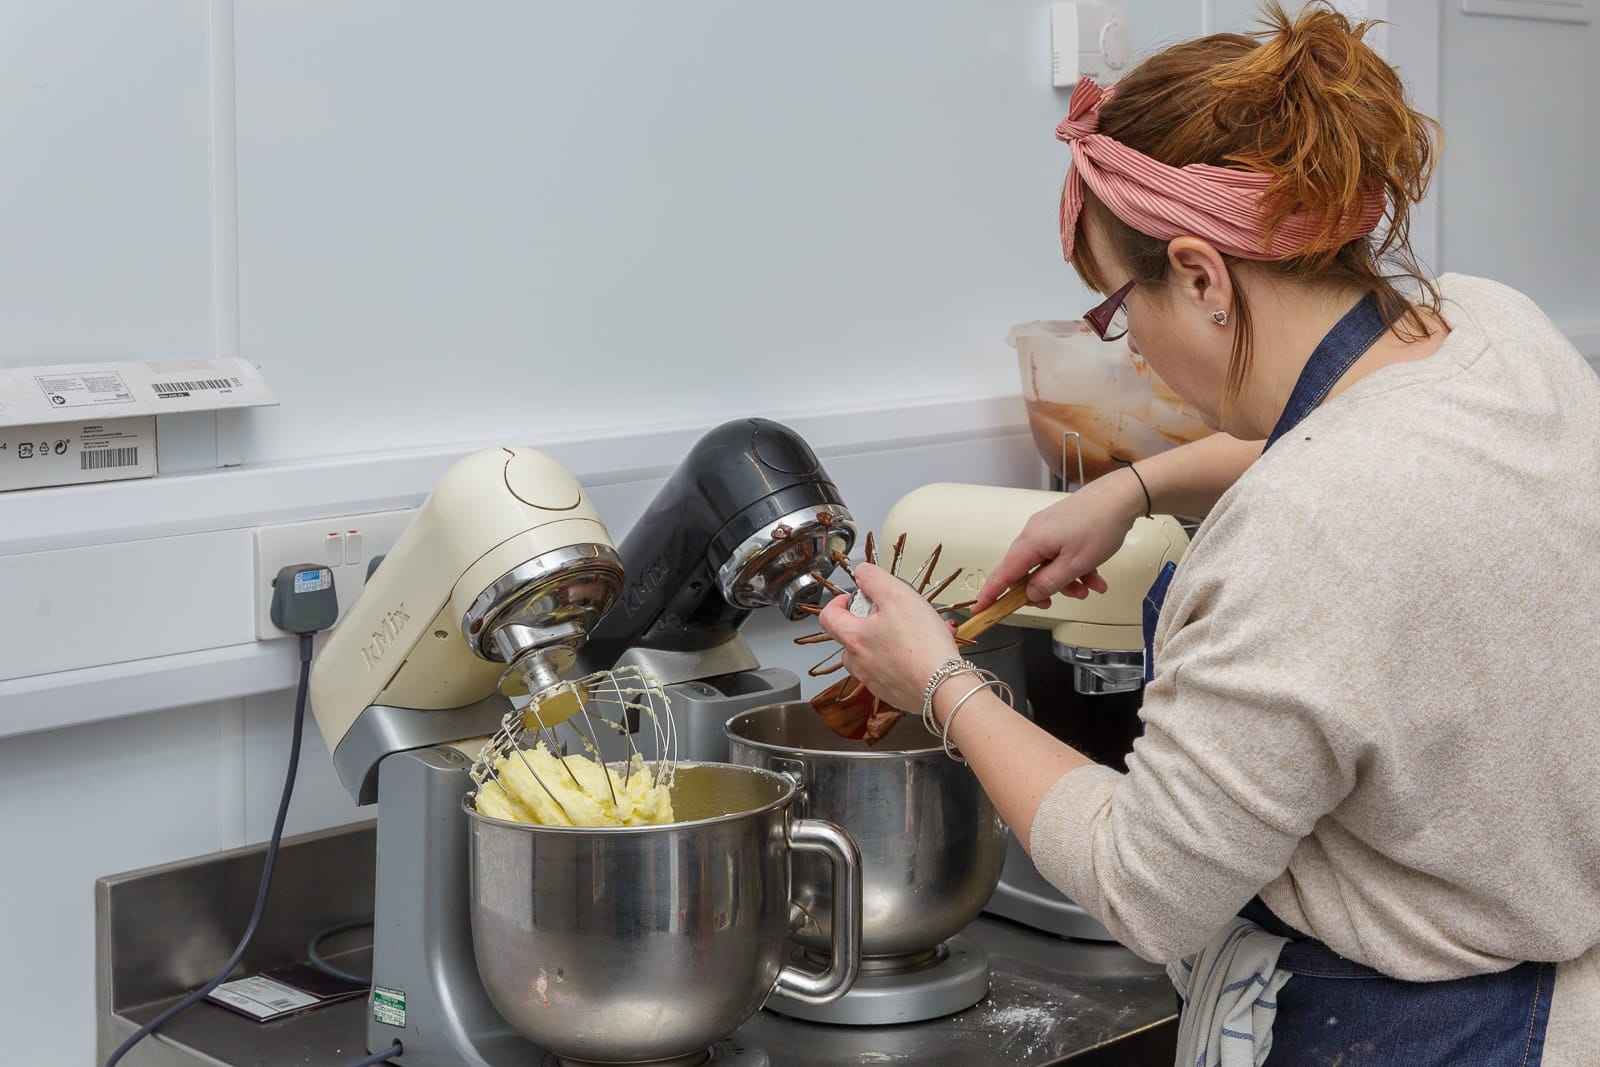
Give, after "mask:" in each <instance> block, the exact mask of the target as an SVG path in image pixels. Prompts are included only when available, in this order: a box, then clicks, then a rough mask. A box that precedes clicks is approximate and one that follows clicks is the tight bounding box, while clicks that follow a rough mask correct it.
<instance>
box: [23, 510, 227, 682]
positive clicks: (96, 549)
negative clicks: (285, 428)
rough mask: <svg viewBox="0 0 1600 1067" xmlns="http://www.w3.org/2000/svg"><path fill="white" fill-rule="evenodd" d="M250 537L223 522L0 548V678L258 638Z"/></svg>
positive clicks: (172, 652) (205, 647)
mask: <svg viewBox="0 0 1600 1067" xmlns="http://www.w3.org/2000/svg"><path fill="white" fill-rule="evenodd" d="M251 544H252V541H251V535H250V533H249V532H248V531H245V530H229V531H222V532H217V533H205V534H192V535H189V536H186V537H175V538H163V539H157V540H148V541H132V542H128V543H126V544H119V545H91V546H86V547H83V548H67V549H60V550H58V551H55V552H29V553H24V554H22V555H15V556H0V605H3V610H0V680H5V679H10V678H25V677H29V676H31V675H36V674H49V673H53V672H56V671H70V670H74V669H77V668H86V667H94V666H97V665H99V664H106V663H124V662H127V661H129V660H139V659H148V658H152V657H156V656H170V655H173V654H175V653H180V652H191V651H198V650H202V649H211V648H218V647H222V646H225V645H235V644H242V643H245V642H248V641H252V640H254V639H255V622H254V618H255V616H254V604H255V589H254V584H253V577H254V575H253V573H252V569H251V568H249V567H247V566H242V565H241V563H242V562H247V561H249V559H250V558H251V556H250V553H251V551H252V549H251ZM105 696H106V699H107V700H108V701H115V700H116V698H117V697H116V693H115V691H108V692H107V693H106V695H105Z"/></svg>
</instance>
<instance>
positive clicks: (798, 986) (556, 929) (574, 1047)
mask: <svg viewBox="0 0 1600 1067" xmlns="http://www.w3.org/2000/svg"><path fill="white" fill-rule="evenodd" d="M796 796H797V791H796V788H795V786H794V784H793V783H792V782H791V781H789V780H788V779H787V778H785V777H784V776H782V775H780V774H775V773H772V772H770V771H764V770H759V769H754V768H749V767H735V766H731V765H728V764H718V763H681V764H679V765H678V771H677V781H676V784H675V785H674V786H673V789H672V807H673V812H674V814H675V815H676V817H677V819H678V821H677V822H674V823H671V824H669V825H666V826H649V827H605V828H599V829H583V828H574V827H553V826H530V825H527V824H523V823H512V822H504V821H501V820H499V819H492V818H489V817H487V816H484V815H480V814H478V812H477V811H476V810H475V809H474V807H473V803H472V800H473V798H472V796H471V795H468V796H467V797H466V799H465V800H464V801H463V805H464V807H465V808H466V810H467V814H468V817H469V819H470V821H471V836H470V842H471V846H470V851H471V877H472V888H471V901H472V904H471V907H472V914H471V919H472V944H473V948H474V950H475V952H476V953H477V963H478V975H479V977H480V978H481V979H482V980H483V986H484V990H485V992H487V993H488V995H489V999H490V1001H492V1002H493V1004H494V1006H495V1008H496V1009H498V1010H499V1012H500V1014H501V1015H503V1016H505V1019H506V1021H507V1022H508V1023H510V1024H511V1025H512V1026H513V1027H515V1028H516V1030H517V1031H518V1032H519V1033H521V1034H522V1035H523V1036H524V1037H526V1038H528V1040H530V1041H532V1042H533V1043H534V1044H536V1045H538V1046H539V1047H541V1048H543V1049H545V1050H547V1051H549V1052H553V1053H555V1054H556V1055H558V1056H560V1057H563V1058H565V1059H568V1060H572V1061H577V1062H588V1063H630V1062H637V1061H648V1060H653V1059H665V1058H670V1057H675V1056H688V1055H691V1054H693V1053H695V1052H697V1051H700V1050H703V1049H705V1048H706V1047H707V1046H709V1045H711V1044H712V1043H713V1042H714V1041H716V1040H717V1039H718V1038H721V1037H724V1036H726V1035H727V1034H729V1033H731V1032H732V1031H733V1030H735V1029H737V1028H738V1026H739V1025H740V1024H741V1023H743V1022H744V1021H745V1020H746V1019H748V1018H749V1017H750V1016H751V1015H754V1014H755V1012H756V1011H757V1010H758V1009H759V1008H760V1007H761V1005H762V1003H763V1002H764V1001H765V1000H766V999H767V996H768V994H770V993H771V992H772V991H773V989H774V988H778V989H781V990H783V992H784V994H785V995H786V996H788V997H790V998H797V999H800V1000H802V1001H804V1002H806V1003H814V1004H826V1003H828V1002H830V1001H832V1000H836V999H837V998H838V997H840V996H842V995H843V994H844V993H845V992H846V991H847V990H848V989H849V988H850V986H851V984H852V983H853V982H854V981H855V977H856V973H857V969H858V967H859V965H860V958H861V956H860V936H861V915H860V896H861V866H860V859H859V853H858V852H857V850H856V847H855V845H854V844H852V843H851V841H850V838H849V837H848V836H847V835H846V834H845V833H844V832H843V831H842V830H840V829H839V828H838V827H837V826H833V825H831V824H829V823H826V822H822V821H819V820H815V819H802V818H798V817H796V812H795V811H794V810H793V809H794V801H795V798H796ZM791 852H793V853H796V854H797V855H798V854H806V855H808V856H809V855H812V854H815V855H816V858H817V861H818V864H819V866H821V867H828V868H831V872H832V874H831V879H830V882H831V892H832V893H834V894H836V895H837V897H836V899H837V900H838V901H839V914H840V915H842V916H843V917H844V921H843V922H842V923H840V924H838V925H837V926H836V927H835V928H834V930H835V932H834V935H833V939H832V942H831V952H832V954H833V958H832V960H831V961H830V966H829V968H828V969H827V970H826V971H825V972H823V973H821V974H811V973H807V972H804V971H800V970H797V969H795V968H793V967H788V966H783V958H784V954H785V951H786V945H787V939H788V936H789V932H790V930H791V928H792V926H793V925H794V924H793V922H792V921H791V914H797V913H793V912H792V905H791V901H790V885H789V860H790V854H791Z"/></svg>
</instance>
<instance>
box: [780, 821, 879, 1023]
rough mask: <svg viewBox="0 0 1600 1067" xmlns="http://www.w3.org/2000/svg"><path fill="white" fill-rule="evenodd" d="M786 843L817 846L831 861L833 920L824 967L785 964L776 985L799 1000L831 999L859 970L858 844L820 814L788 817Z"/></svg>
mask: <svg viewBox="0 0 1600 1067" xmlns="http://www.w3.org/2000/svg"><path fill="white" fill-rule="evenodd" d="M787 832H788V837H789V847H790V848H792V849H795V850H797V851H800V852H821V853H823V854H825V855H826V856H827V857H828V859H829V861H830V862H831V863H832V865H833V923H832V931H831V934H832V938H831V942H830V945H829V953H828V955H829V962H828V969H827V970H826V971H823V972H822V973H821V974H812V973H811V972H809V971H802V970H800V969H799V968H798V967H794V966H790V965H785V966H784V968H783V970H781V971H779V972H778V985H777V989H778V991H779V992H781V993H782V994H783V995H784V996H786V997H788V998H789V999H790V1000H795V1001H799V1002H800V1003H801V1004H832V1003H833V1002H834V1001H836V1000H838V999H839V998H840V997H842V996H844V995H845V994H846V993H848V992H850V987H851V986H853V985H855V984H856V975H857V974H858V973H859V972H860V970H861V850H860V849H858V848H856V843H855V842H854V841H853V840H851V838H850V835H849V834H847V833H845V832H844V831H843V830H842V829H840V828H839V827H838V826H836V825H835V824H833V823H831V822H827V821H825V820H823V819H791V820H789V828H788V831H787Z"/></svg>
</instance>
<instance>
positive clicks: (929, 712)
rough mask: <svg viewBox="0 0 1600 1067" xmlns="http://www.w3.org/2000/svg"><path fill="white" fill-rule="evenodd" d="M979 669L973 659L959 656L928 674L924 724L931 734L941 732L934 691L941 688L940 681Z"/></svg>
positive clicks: (923, 696)
mask: <svg viewBox="0 0 1600 1067" xmlns="http://www.w3.org/2000/svg"><path fill="white" fill-rule="evenodd" d="M979 669H980V668H979V667H978V665H977V664H976V663H973V662H972V661H971V660H965V659H962V658H961V657H959V656H957V657H955V658H953V659H947V660H945V661H944V662H943V663H941V664H939V666H938V669H936V670H935V671H934V672H933V673H932V674H930V675H929V676H928V684H927V686H926V687H925V688H924V689H923V690H922V724H923V725H924V726H926V727H927V728H928V732H929V733H930V734H937V733H938V732H939V724H938V722H936V721H935V720H934V717H933V691H934V690H935V689H938V688H939V683H941V682H943V681H944V680H945V679H946V678H949V677H951V676H952V675H957V674H969V673H973V674H975V673H977V671H978V670H979Z"/></svg>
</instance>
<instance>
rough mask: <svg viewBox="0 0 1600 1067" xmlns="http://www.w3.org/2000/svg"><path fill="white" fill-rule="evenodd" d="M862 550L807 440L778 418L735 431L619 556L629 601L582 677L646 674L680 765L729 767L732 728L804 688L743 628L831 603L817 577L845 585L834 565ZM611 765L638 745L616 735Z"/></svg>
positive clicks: (673, 488)
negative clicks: (726, 730) (754, 618)
mask: <svg viewBox="0 0 1600 1067" xmlns="http://www.w3.org/2000/svg"><path fill="white" fill-rule="evenodd" d="M854 542H855V521H854V519H853V518H852V517H851V515H850V512H849V510H848V509H847V508H846V507H845V506H844V503H843V501H842V500H841V499H840V496H839V491H838V489H836V488H835V487H834V484H833V482H832V481H831V480H830V479H829V477H828V475H827V472H826V471H824V470H823V469H822V464H821V463H820V462H819V461H818V460H817V457H816V454H815V453H814V452H812V450H811V447H810V446H809V445H807V444H806V442H805V441H804V440H803V439H801V437H800V435H798V434H796V433H795V432H794V431H793V430H790V429H789V428H788V427H786V426H783V425H781V424H779V423H776V422H772V421H771V420H768V419H737V420H735V421H733V422H727V423H724V424H723V425H721V426H718V427H717V428H715V429H713V430H711V431H710V432H708V433H707V434H706V435H705V436H704V437H702V438H701V439H700V440H699V441H698V442H697V443H696V444H695V446H694V447H693V448H692V449H691V450H690V451H689V454H688V455H687V456H685V457H684V459H683V461H682V462H681V463H679V464H678V466H677V468H676V469H675V470H674V471H673V472H672V474H671V476H670V477H669V478H668V479H667V482H666V484H665V485H664V486H662V487H661V490H660V492H658V493H657V494H656V496H655V499H654V500H652V501H651V502H650V505H649V507H647V508H646V509H645V512H644V514H643V515H641V516H640V518H639V520H638V521H637V522H635V523H634V525H633V528H632V529H631V530H629V531H628V534H627V536H626V537H624V538H623V539H622V541H621V542H620V543H619V545H618V552H619V554H620V556H621V558H622V560H623V564H624V566H625V567H626V572H627V577H626V581H625V584H624V586H623V589H622V593H621V595H620V596H619V597H618V600H617V604H616V606H615V607H614V608H613V609H612V610H611V612H610V613H609V614H607V615H606V616H605V617H604V618H602V619H601V620H600V621H599V623H598V624H597V625H596V626H595V627H594V629H593V630H592V631H591V632H590V634H589V637H588V640H587V642H586V643H585V644H584V646H583V647H582V649H581V650H580V651H579V652H578V661H577V664H576V666H575V667H574V670H573V674H574V675H582V674H587V673H591V672H595V671H602V670H609V669H611V668H612V667H616V666H636V667H638V668H640V669H641V670H643V671H644V672H645V673H646V674H648V675H650V676H651V677H653V678H654V679H655V680H656V681H657V682H658V683H660V685H661V686H662V687H663V688H664V689H665V691H666V693H667V696H668V699H669V701H670V704H671V708H672V715H673V720H674V722H675V723H676V724H677V732H678V756H679V758H680V759H684V760H705V761H714V762H725V761H726V760H727V758H728V741H727V738H726V737H725V736H724V735H723V732H722V725H723V723H725V722H727V721H728V719H729V718H730V717H732V716H733V715H735V714H737V713H739V712H741V711H743V710H745V709H746V708H752V707H759V706H761V705H763V704H774V703H781V702H783V701H788V700H796V699H798V698H799V696H800V680H799V678H798V677H796V676H795V674H794V673H793V672H792V671H788V670H785V669H782V668H777V667H767V668H763V667H762V666H761V664H760V662H759V661H758V660H757V659H756V656H755V653H754V652H753V651H751V649H750V646H749V644H748V643H747V642H746V641H745V640H744V638H743V637H742V636H740V634H739V627H740V626H741V625H742V624H743V623H744V621H745V619H747V618H748V617H749V616H750V613H751V612H752V611H754V610H755V609H757V608H761V607H767V606H776V607H777V608H778V610H779V611H781V612H782V613H783V614H784V615H785V616H786V617H788V618H790V619H798V618H799V617H800V616H801V615H802V613H803V612H802V606H803V605H807V604H820V603H821V602H822V600H823V599H824V598H825V597H826V596H827V592H826V590H825V589H824V587H823V586H822V585H821V584H820V583H819V582H818V581H817V580H816V578H815V577H813V572H816V573H820V574H822V575H823V576H827V575H828V574H830V573H832V571H833V568H834V563H833V559H832V555H833V553H834V552H835V551H838V552H843V553H845V554H848V553H849V552H850V548H851V546H852V545H853V544H854ZM633 725H634V726H635V727H637V725H638V724H637V723H635V724H633ZM600 752H601V755H602V756H604V757H605V758H606V759H620V758H623V757H624V754H625V742H624V739H622V738H620V737H617V736H615V735H612V736H610V737H606V736H602V738H601V743H600Z"/></svg>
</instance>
